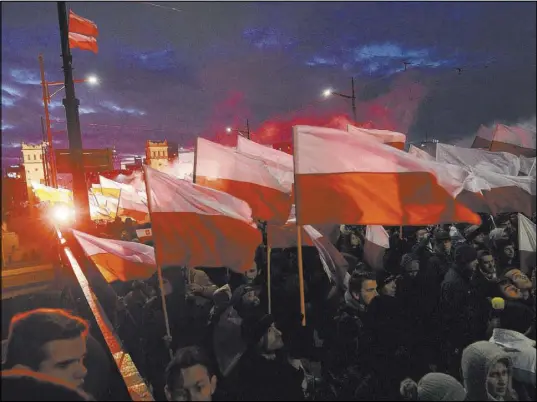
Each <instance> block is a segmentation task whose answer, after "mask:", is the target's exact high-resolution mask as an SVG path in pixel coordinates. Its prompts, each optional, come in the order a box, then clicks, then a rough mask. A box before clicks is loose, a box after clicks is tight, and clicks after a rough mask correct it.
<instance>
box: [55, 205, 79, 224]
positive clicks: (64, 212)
mask: <svg viewBox="0 0 537 402" xmlns="http://www.w3.org/2000/svg"><path fill="white" fill-rule="evenodd" d="M74 215H75V212H74V210H73V209H72V208H69V207H68V206H66V205H56V206H55V207H54V209H53V210H52V218H53V219H54V220H55V221H56V222H57V223H67V222H70V221H71V220H72V219H73V218H74Z"/></svg>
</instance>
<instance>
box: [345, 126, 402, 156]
mask: <svg viewBox="0 0 537 402" xmlns="http://www.w3.org/2000/svg"><path fill="white" fill-rule="evenodd" d="M347 131H348V132H349V133H351V134H366V135H369V136H370V137H371V138H374V139H375V140H376V141H378V142H380V143H382V144H386V145H390V146H392V147H394V148H397V149H400V150H401V151H402V150H404V149H405V142H406V135H404V134H402V133H398V132H395V131H389V130H376V129H373V128H361V127H355V126H353V125H351V124H348V125H347Z"/></svg>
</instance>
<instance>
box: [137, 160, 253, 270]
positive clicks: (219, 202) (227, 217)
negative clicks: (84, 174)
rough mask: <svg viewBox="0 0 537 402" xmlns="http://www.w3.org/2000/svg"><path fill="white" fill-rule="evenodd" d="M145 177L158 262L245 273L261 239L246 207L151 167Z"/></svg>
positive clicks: (228, 195)
mask: <svg viewBox="0 0 537 402" xmlns="http://www.w3.org/2000/svg"><path fill="white" fill-rule="evenodd" d="M145 177H146V185H147V186H148V187H149V194H150V197H151V200H150V202H149V205H150V207H151V209H150V213H151V226H152V231H153V240H154V242H155V247H157V248H158V258H159V263H161V264H163V265H180V266H186V267H188V268H194V267H198V266H204V267H227V268H229V269H231V270H233V271H235V272H244V271H246V270H248V269H250V267H251V265H252V262H253V261H254V257H255V251H256V249H257V247H258V246H259V245H260V244H261V242H262V237H261V232H260V231H259V230H258V229H257V227H256V225H255V224H254V222H253V220H252V211H251V209H250V207H249V206H248V204H247V203H246V202H244V201H242V200H240V199H238V198H236V197H233V196H232V195H230V194H227V193H224V192H221V191H217V190H214V189H211V188H207V187H204V186H201V185H198V184H194V183H191V182H188V181H186V180H181V179H177V178H174V177H172V176H169V175H167V174H165V173H161V172H159V171H157V170H155V169H152V168H150V167H145Z"/></svg>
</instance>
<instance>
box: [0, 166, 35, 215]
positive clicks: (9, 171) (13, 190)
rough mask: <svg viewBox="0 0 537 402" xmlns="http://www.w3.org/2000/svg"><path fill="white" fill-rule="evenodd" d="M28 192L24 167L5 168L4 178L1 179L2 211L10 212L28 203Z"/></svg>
mask: <svg viewBox="0 0 537 402" xmlns="http://www.w3.org/2000/svg"><path fill="white" fill-rule="evenodd" d="M28 191H29V190H28V187H27V186H26V171H25V170H24V166H22V165H13V166H10V167H8V168H6V169H5V176H3V177H2V210H3V211H9V210H12V209H14V208H17V207H18V206H20V205H21V203H23V202H26V201H28Z"/></svg>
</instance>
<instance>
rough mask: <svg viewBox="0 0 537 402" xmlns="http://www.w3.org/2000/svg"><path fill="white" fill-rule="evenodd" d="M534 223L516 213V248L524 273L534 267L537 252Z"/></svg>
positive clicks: (527, 272) (529, 271)
mask: <svg viewBox="0 0 537 402" xmlns="http://www.w3.org/2000/svg"><path fill="white" fill-rule="evenodd" d="M536 243H537V242H536V235H535V223H533V222H532V221H531V220H530V219H528V218H527V217H525V216H524V215H522V214H518V249H519V252H520V269H522V271H523V272H525V273H526V274H529V273H531V270H532V269H533V268H535V255H536V252H537V245H536Z"/></svg>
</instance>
